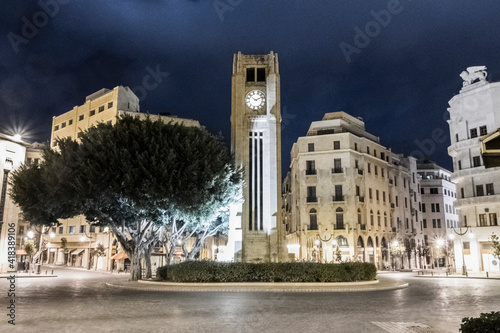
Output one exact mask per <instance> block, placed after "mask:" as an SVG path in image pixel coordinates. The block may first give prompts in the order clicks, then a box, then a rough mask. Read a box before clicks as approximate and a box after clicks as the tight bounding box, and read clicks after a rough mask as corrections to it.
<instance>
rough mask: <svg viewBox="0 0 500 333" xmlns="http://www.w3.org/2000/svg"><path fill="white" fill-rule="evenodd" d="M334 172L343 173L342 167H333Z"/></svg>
mask: <svg viewBox="0 0 500 333" xmlns="http://www.w3.org/2000/svg"><path fill="white" fill-rule="evenodd" d="M332 173H343V171H342V168H333V169H332Z"/></svg>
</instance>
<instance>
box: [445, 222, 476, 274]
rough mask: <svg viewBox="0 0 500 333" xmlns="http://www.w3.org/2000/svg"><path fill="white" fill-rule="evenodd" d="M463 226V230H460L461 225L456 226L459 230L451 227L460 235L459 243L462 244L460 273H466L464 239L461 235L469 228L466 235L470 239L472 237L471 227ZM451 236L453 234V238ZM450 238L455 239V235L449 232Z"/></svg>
mask: <svg viewBox="0 0 500 333" xmlns="http://www.w3.org/2000/svg"><path fill="white" fill-rule="evenodd" d="M464 228H465V231H462V227H460V228H458V229H459V231H457V230H456V228H452V229H453V231H454V232H455V233H456V234H457V235H459V236H460V244H461V245H462V275H467V266H466V265H465V255H464V241H463V239H462V236H464V235H465V234H466V233H467V232H468V231H469V230H470V233H469V236H468V237H469V238H470V239H473V238H474V234H473V233H472V227H469V226H467V227H464ZM451 236H453V238H451ZM450 238H451V239H455V235H453V234H451V235H450Z"/></svg>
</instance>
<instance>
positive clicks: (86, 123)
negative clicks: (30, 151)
mask: <svg viewBox="0 0 500 333" xmlns="http://www.w3.org/2000/svg"><path fill="white" fill-rule="evenodd" d="M139 109H140V108H139V98H138V97H137V96H136V95H135V94H134V93H133V92H132V90H131V89H130V88H128V87H123V86H118V87H115V88H114V89H112V90H110V89H101V90H99V91H97V92H95V93H93V94H91V95H89V96H87V97H86V99H85V103H84V104H82V105H79V106H75V107H74V108H73V109H72V110H70V111H68V112H65V113H63V114H61V115H59V116H55V117H53V120H52V130H51V141H50V142H51V146H52V148H53V149H57V139H58V138H65V137H68V138H71V139H73V140H78V137H79V135H80V133H82V132H83V131H85V130H86V129H88V128H90V127H92V126H95V125H97V124H98V123H101V122H105V123H109V124H114V123H116V119H117V118H118V117H119V116H122V115H132V116H134V117H140V118H141V119H145V118H146V117H149V118H150V119H152V120H156V119H160V120H162V121H163V122H165V123H170V122H173V123H178V124H182V125H185V126H196V127H200V123H199V122H198V121H196V120H191V119H183V118H178V117H176V116H166V115H161V114H160V115H154V114H148V113H141V112H140V110H139ZM60 222H61V225H60V226H58V227H54V228H52V229H51V230H50V231H49V230H47V231H46V236H45V237H46V241H47V244H46V248H47V252H48V253H47V255H46V256H45V257H44V258H45V261H44V263H48V264H56V265H69V266H77V267H87V268H88V267H90V266H91V267H93V268H97V269H103V270H111V269H118V270H121V269H124V268H125V266H126V265H127V261H128V259H127V258H126V255H124V253H121V252H122V250H121V248H120V246H119V242H118V241H117V240H116V238H115V237H114V235H113V234H112V233H111V232H110V231H109V229H108V228H105V227H96V226H92V225H90V224H88V222H87V221H86V219H85V217H84V216H77V217H75V218H71V219H65V220H60ZM63 239H64V240H63ZM63 243H65V247H63ZM98 244H101V245H102V246H103V247H104V249H105V252H106V256H104V257H100V258H97V260H96V259H93V260H92V262H91V258H90V253H91V250H92V249H95V248H96V247H97V246H98ZM209 250H210V253H209V254H207V256H211V249H209ZM205 252H206V251H205V250H204V252H203V253H205ZM163 256H164V252H163V249H162V248H160V247H157V248H155V249H154V251H153V256H152V264H153V266H160V265H162V263H163Z"/></svg>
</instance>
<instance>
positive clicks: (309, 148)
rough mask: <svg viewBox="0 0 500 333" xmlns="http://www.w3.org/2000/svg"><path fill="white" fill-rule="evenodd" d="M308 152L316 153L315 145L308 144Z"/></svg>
mask: <svg viewBox="0 0 500 333" xmlns="http://www.w3.org/2000/svg"><path fill="white" fill-rule="evenodd" d="M307 151H314V143H308V144H307Z"/></svg>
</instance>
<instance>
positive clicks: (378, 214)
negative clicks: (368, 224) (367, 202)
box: [377, 210, 380, 227]
mask: <svg viewBox="0 0 500 333" xmlns="http://www.w3.org/2000/svg"><path fill="white" fill-rule="evenodd" d="M377 224H378V226H379V227H380V211H379V210H377Z"/></svg>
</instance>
